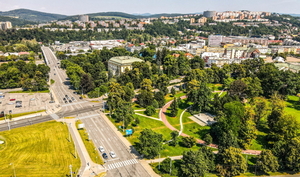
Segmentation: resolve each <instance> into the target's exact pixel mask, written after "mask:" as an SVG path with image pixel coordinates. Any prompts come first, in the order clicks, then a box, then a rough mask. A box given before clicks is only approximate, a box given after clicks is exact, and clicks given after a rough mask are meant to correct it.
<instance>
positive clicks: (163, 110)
mask: <svg viewBox="0 0 300 177" xmlns="http://www.w3.org/2000/svg"><path fill="white" fill-rule="evenodd" d="M180 98H181V99H185V98H186V96H181V97H180ZM172 102H173V100H171V101H169V102H168V103H166V104H165V105H164V106H163V107H162V108H161V109H160V111H159V118H160V119H161V120H162V121H163V123H164V124H165V125H166V126H167V127H168V128H169V129H170V130H172V131H173V130H175V131H178V132H179V135H180V136H184V137H187V136H189V135H187V134H185V133H182V131H183V124H182V120H181V121H180V127H181V130H180V131H179V130H177V129H176V128H174V127H173V126H172V125H171V124H170V123H169V122H168V120H167V117H166V112H167V109H168V108H169V107H170V105H171V103H172ZM182 115H183V114H181V116H180V117H182ZM180 119H182V118H180ZM196 141H197V143H199V144H205V141H203V140H201V139H196ZM208 146H209V147H213V148H218V145H216V144H210V145H208ZM260 152H261V151H259V150H242V153H243V154H251V155H259V154H260Z"/></svg>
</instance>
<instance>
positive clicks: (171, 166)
mask: <svg viewBox="0 0 300 177" xmlns="http://www.w3.org/2000/svg"><path fill="white" fill-rule="evenodd" d="M168 158H170V175H171V173H172V159H171V157H169V156H168Z"/></svg>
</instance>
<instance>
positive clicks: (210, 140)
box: [203, 133, 213, 145]
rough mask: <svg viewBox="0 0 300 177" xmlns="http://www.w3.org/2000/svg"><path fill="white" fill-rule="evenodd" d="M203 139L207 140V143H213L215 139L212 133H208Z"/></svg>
mask: <svg viewBox="0 0 300 177" xmlns="http://www.w3.org/2000/svg"><path fill="white" fill-rule="evenodd" d="M203 141H205V144H207V145H209V144H211V143H212V141H213V139H212V137H211V135H210V134H208V133H207V134H206V135H205V136H204V138H203Z"/></svg>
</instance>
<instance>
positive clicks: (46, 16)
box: [0, 9, 67, 22]
mask: <svg viewBox="0 0 300 177" xmlns="http://www.w3.org/2000/svg"><path fill="white" fill-rule="evenodd" d="M0 16H7V17H14V18H19V19H23V20H27V21H33V22H48V21H53V20H58V19H61V18H65V17H67V16H66V15H59V14H52V13H45V12H39V11H34V10H29V9H15V10H11V11H6V12H0Z"/></svg>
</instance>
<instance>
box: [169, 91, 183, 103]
mask: <svg viewBox="0 0 300 177" xmlns="http://www.w3.org/2000/svg"><path fill="white" fill-rule="evenodd" d="M184 95H186V93H184V92H177V93H176V94H175V97H176V98H179V97H181V96H184ZM165 99H166V103H167V102H169V101H171V100H174V97H173V96H172V95H171V94H167V95H166V96H165Z"/></svg>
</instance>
